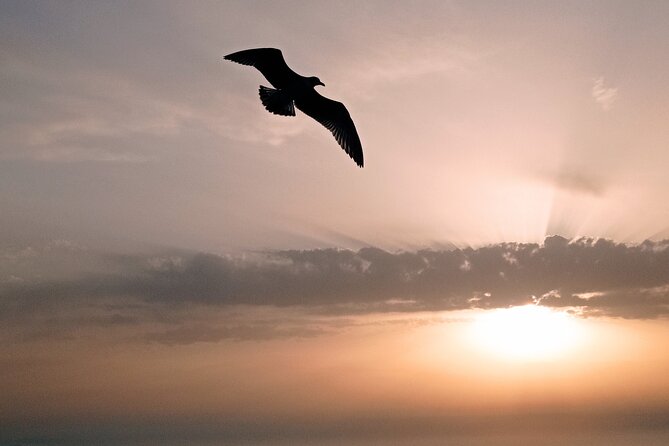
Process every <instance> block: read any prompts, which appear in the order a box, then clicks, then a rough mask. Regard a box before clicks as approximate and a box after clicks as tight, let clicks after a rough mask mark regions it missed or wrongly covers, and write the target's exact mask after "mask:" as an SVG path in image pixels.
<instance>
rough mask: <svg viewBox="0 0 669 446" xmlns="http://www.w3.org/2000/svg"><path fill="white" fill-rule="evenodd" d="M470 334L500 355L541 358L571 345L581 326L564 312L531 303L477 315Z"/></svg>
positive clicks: (557, 352)
mask: <svg viewBox="0 0 669 446" xmlns="http://www.w3.org/2000/svg"><path fill="white" fill-rule="evenodd" d="M471 336H472V340H473V341H474V343H475V344H476V345H477V346H478V347H480V348H481V349H482V350H484V351H485V352H486V353H489V354H492V355H494V356H496V357H499V358H501V359H506V360H516V361H517V360H521V361H542V360H551V359H557V358H559V357H560V356H562V355H563V354H564V353H565V352H567V351H568V350H569V349H571V348H572V347H574V346H575V345H576V344H577V343H578V341H579V339H580V338H581V330H580V326H579V324H578V320H577V319H576V318H574V317H573V316H570V315H569V314H567V313H566V312H564V311H555V310H552V309H550V308H547V307H541V306H537V305H531V304H530V305H524V306H520V307H512V308H508V309H499V310H490V311H486V312H485V313H483V314H481V315H478V316H477V317H476V318H475V320H474V323H473V325H472V328H471Z"/></svg>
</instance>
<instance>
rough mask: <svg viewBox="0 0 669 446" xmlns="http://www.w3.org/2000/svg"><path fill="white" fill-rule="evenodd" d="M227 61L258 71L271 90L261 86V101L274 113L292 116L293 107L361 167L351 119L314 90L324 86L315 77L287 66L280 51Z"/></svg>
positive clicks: (257, 52) (238, 55) (247, 54)
mask: <svg viewBox="0 0 669 446" xmlns="http://www.w3.org/2000/svg"><path fill="white" fill-rule="evenodd" d="M225 59H226V60H230V61H232V62H237V63H240V64H243V65H250V66H253V67H255V68H257V69H258V71H260V72H261V73H262V74H263V76H265V78H266V79H267V81H268V82H269V83H270V84H271V85H272V86H273V87H274V89H272V88H268V87H264V86H262V85H261V86H260V89H259V93H260V100H261V101H262V103H263V105H264V106H265V108H266V109H267V110H268V111H269V112H271V113H274V114H278V115H283V116H295V107H297V108H298V109H299V110H301V111H302V112H303V113H305V114H307V115H309V116H310V117H312V118H314V119H315V120H316V121H318V122H320V123H321V124H322V125H323V126H325V128H327V129H328V130H330V132H332V135H333V136H334V137H335V139H336V140H337V142H338V143H339V145H340V146H341V147H342V149H344V150H345V151H346V153H348V155H349V156H350V157H351V158H352V159H353V161H355V162H356V164H357V165H358V166H360V167H362V166H363V164H364V160H363V154H362V144H361V143H360V138H359V137H358V132H357V131H356V129H355V125H354V124H353V120H352V119H351V116H350V115H349V113H348V110H346V107H345V106H344V104H342V103H341V102H337V101H333V100H332V99H328V98H326V97H324V96H322V95H320V94H319V93H318V92H317V91H316V90H315V89H314V87H315V86H317V85H323V86H324V85H325V84H323V83H322V82H321V81H320V79H318V78H317V77H314V76H311V77H305V76H301V75H299V74H297V73H296V72H294V71H293V70H292V69H290V67H288V65H287V64H286V62H285V60H284V58H283V54H281V50H278V49H276V48H256V49H251V50H243V51H238V52H236V53H232V54H228V55H227V56H225Z"/></svg>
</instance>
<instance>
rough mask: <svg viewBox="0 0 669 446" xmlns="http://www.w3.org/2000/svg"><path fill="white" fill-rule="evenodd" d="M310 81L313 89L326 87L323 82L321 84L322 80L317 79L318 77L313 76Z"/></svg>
mask: <svg viewBox="0 0 669 446" xmlns="http://www.w3.org/2000/svg"><path fill="white" fill-rule="evenodd" d="M309 81H311V86H312V87H315V86H317V85H322V86H324V87H325V84H324V83H323V82H321V80H320V79H319V78H317V77H316V76H311V77H310V78H309Z"/></svg>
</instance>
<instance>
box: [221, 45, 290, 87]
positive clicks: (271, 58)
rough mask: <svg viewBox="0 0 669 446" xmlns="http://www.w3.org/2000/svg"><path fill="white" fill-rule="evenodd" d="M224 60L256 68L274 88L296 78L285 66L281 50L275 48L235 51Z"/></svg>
mask: <svg viewBox="0 0 669 446" xmlns="http://www.w3.org/2000/svg"><path fill="white" fill-rule="evenodd" d="M224 59H226V60H231V61H232V62H237V63H240V64H242V65H250V66H252V67H255V68H257V69H258V71H260V72H261V73H262V74H263V76H265V78H266V79H267V80H268V81H269V83H270V84H272V85H273V86H274V87H275V88H283V87H284V86H285V85H288V84H290V83H291V81H292V80H293V79H294V78H295V77H296V76H297V74H296V73H295V72H294V71H293V70H291V69H290V67H288V65H287V64H286V61H285V60H284V59H283V54H281V50H279V49H276V48H255V49H252V50H243V51H237V52H236V53H232V54H228V55H227V56H224Z"/></svg>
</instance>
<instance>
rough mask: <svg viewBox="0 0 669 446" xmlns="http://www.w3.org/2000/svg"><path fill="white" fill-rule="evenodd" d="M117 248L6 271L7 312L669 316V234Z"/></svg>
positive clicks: (4, 304) (4, 307) (4, 295)
mask: <svg viewBox="0 0 669 446" xmlns="http://www.w3.org/2000/svg"><path fill="white" fill-rule="evenodd" d="M87 255H90V253H88V254H87ZM108 257H109V258H113V259H114V260H113V262H112V263H114V262H115V263H116V264H119V265H124V266H123V267H121V266H116V267H114V268H111V267H110V268H109V269H105V270H103V271H100V272H99V273H91V272H90V271H88V272H87V273H86V274H84V275H82V276H81V277H78V278H76V279H73V278H71V276H70V278H68V279H65V280H43V281H42V280H39V279H32V280H22V281H16V280H14V281H11V280H9V281H8V280H6V281H3V282H2V288H0V289H1V290H2V291H1V292H0V293H1V294H0V296H2V300H1V302H2V307H1V308H2V310H0V311H3V312H5V313H7V312H11V313H14V314H16V312H22V311H30V310H31V309H32V310H33V311H34V310H35V309H37V308H41V307H42V306H44V307H48V306H50V305H54V304H56V303H61V302H66V301H82V300H91V299H104V300H108V299H115V298H121V297H122V298H126V299H138V300H139V301H142V302H144V303H145V304H147V305H172V306H183V305H203V304H206V305H215V306H233V305H251V306H275V307H291V306H295V307H297V306H301V307H307V308H311V309H312V310H313V311H323V312H326V313H338V314H346V313H350V314H354V313H371V312H381V311H398V312H411V311H425V310H458V309H468V308H500V307H508V306H513V305H522V304H526V303H532V302H538V303H539V304H541V305H548V306H555V307H564V306H574V307H579V308H580V310H581V311H582V312H583V313H584V314H589V315H599V314H602V315H614V316H621V317H644V318H647V317H657V316H661V315H664V314H666V313H667V308H668V306H669V292H668V290H669V241H658V242H652V241H646V242H644V243H642V244H638V245H625V244H620V243H615V242H612V241H609V240H604V239H589V238H582V239H577V240H573V241H569V240H567V239H564V238H562V237H559V236H554V237H548V238H547V239H546V240H545V241H544V243H543V244H534V243H502V244H496V245H490V246H486V247H481V248H476V249H474V248H466V249H456V250H449V251H434V250H420V251H416V252H400V253H389V252H386V251H383V250H381V249H378V248H363V249H361V250H359V251H357V252H355V251H350V250H338V249H317V250H305V251H297V250H291V251H279V252H273V253H269V254H266V255H258V256H255V257H254V258H233V257H225V256H218V255H213V254H204V253H200V254H195V255H184V254H183V253H178V254H174V255H167V256H162V257H160V256H159V257H157V256H155V255H153V256H141V255H134V256H115V257H114V256H108ZM110 262H111V261H110ZM463 265H467V267H466V268H465V267H463ZM586 295H587V297H584V296H586Z"/></svg>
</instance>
